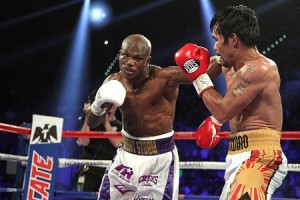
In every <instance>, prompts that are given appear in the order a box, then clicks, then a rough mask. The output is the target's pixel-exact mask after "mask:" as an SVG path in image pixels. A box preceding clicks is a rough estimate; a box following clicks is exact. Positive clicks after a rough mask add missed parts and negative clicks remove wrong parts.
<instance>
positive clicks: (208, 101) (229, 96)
mask: <svg viewBox="0 0 300 200" xmlns="http://www.w3.org/2000/svg"><path fill="white" fill-rule="evenodd" d="M270 73H272V72H271V70H270V68H269V67H266V66H264V67H263V66H261V64H260V63H249V64H247V65H246V66H244V67H243V68H242V69H240V70H239V71H238V72H236V75H235V76H236V78H235V79H234V80H233V81H232V83H231V84H230V86H229V87H228V88H227V91H226V93H225V96H224V97H223V96H222V95H221V94H220V93H219V92H218V91H216V90H215V89H211V90H207V91H206V92H204V93H203V94H202V100H203V102H204V104H205V105H206V107H207V108H208V110H209V111H210V113H211V114H212V115H213V116H214V117H215V118H216V119H217V120H218V121H219V122H220V123H224V122H226V121H229V120H231V119H232V118H233V117H234V116H236V115H237V114H238V113H240V112H241V111H242V110H244V109H245V108H246V107H247V106H248V105H249V104H250V103H251V102H252V101H253V99H254V98H255V97H256V96H257V94H258V93H259V92H261V91H262V90H263V89H264V88H266V87H267V85H268V84H271V83H270V80H272V78H270Z"/></svg>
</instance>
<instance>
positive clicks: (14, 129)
mask: <svg viewBox="0 0 300 200" xmlns="http://www.w3.org/2000/svg"><path fill="white" fill-rule="evenodd" d="M0 131H2V132H7V133H13V134H19V135H30V134H31V131H32V130H31V128H27V127H21V126H15V125H10V124H4V123H0ZM229 134H230V132H220V133H219V135H220V137H221V139H226V138H228V136H229ZM62 137H64V138H119V137H121V133H120V132H101V131H68V130H63V131H62ZM174 139H175V140H195V133H194V132H175V135H174ZM281 139H282V140H299V139H300V132H297V131H286V132H282V138H281ZM0 160H5V161H11V162H21V163H22V165H27V162H28V160H29V157H28V156H22V155H12V154H5V153H1V152H0ZM58 163H59V164H58V166H57V167H58V168H63V167H68V166H72V165H88V166H98V167H106V166H108V164H109V163H110V160H83V159H69V158H58ZM179 166H180V169H197V170H225V167H226V165H225V162H215V161H201V162H199V161H181V162H180V163H179ZM288 170H289V172H300V163H289V164H288ZM27 187H28V185H27V184H24V186H23V188H4V187H3V188H2V187H0V193H13V194H14V199H13V200H17V199H21V196H22V193H23V192H24V190H25V189H26V188H27ZM64 198H76V199H97V192H75V191H54V195H53V199H64ZM218 198H219V197H218V196H197V195H183V194H180V195H179V196H178V199H181V200H183V199H184V200H189V199H190V200H192V199H218ZM272 199H273V200H288V199H289V200H292V199H291V198H272Z"/></svg>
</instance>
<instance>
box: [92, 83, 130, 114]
mask: <svg viewBox="0 0 300 200" xmlns="http://www.w3.org/2000/svg"><path fill="white" fill-rule="evenodd" d="M125 96H126V90H125V88H124V86H123V85H122V83H120V82H119V81H117V80H111V81H108V82H106V83H103V85H101V87H100V88H99V89H98V91H97V93H96V96H95V100H94V102H93V103H92V108H91V110H92V112H93V113H94V114H95V115H97V116H100V115H103V114H104V113H105V112H106V109H107V108H108V107H109V106H110V105H111V104H114V105H115V106H117V107H119V106H121V105H122V104H123V102H124V100H125Z"/></svg>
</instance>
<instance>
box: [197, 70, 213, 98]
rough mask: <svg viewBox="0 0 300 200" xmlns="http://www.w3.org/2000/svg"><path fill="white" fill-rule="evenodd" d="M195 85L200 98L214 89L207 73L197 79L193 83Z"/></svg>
mask: <svg viewBox="0 0 300 200" xmlns="http://www.w3.org/2000/svg"><path fill="white" fill-rule="evenodd" d="M193 85H194V87H195V89H196V91H197V93H198V94H199V96H200V97H201V96H202V93H203V92H205V91H206V90H208V89H210V88H213V87H214V84H213V83H212V81H211V80H210V78H209V76H208V74H206V73H205V74H201V75H200V76H199V77H198V78H196V79H195V80H194V81H193Z"/></svg>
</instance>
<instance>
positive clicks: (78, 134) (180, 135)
mask: <svg viewBox="0 0 300 200" xmlns="http://www.w3.org/2000/svg"><path fill="white" fill-rule="evenodd" d="M0 131H5V132H11V133H17V134H23V135H30V132H31V129H30V128H25V127H19V126H15V125H10V124H4V123H0ZM229 134H230V132H228V131H224V132H220V133H219V135H220V137H221V139H226V138H228V136H229ZM63 137H65V138H119V137H121V132H105V131H68V130H65V131H63ZM174 139H175V140H194V139H195V133H194V132H175V135H174ZM281 139H282V140H300V132H299V131H283V132H282V135H281Z"/></svg>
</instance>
